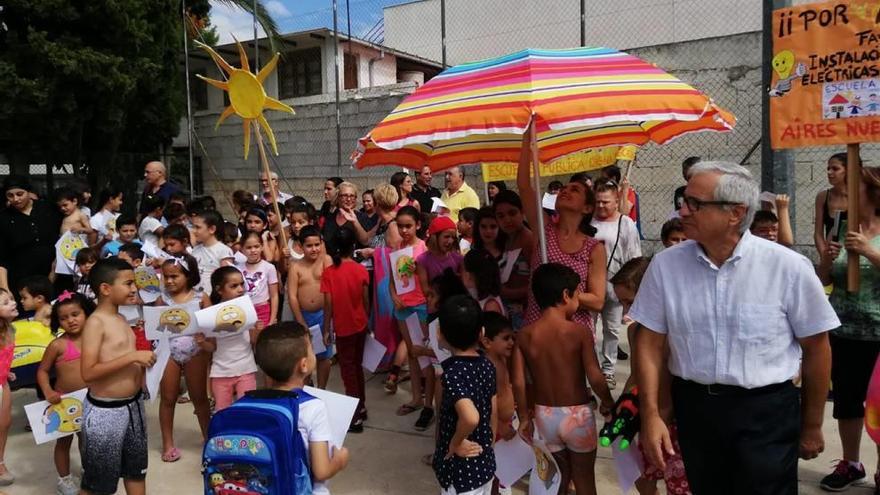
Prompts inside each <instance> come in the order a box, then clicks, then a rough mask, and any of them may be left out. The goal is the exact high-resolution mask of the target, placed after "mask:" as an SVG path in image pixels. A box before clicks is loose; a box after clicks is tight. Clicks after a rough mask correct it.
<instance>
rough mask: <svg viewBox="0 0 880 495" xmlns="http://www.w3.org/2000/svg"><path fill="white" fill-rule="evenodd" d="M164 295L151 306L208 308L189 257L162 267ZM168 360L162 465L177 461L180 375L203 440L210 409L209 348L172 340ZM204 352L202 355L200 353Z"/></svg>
mask: <svg viewBox="0 0 880 495" xmlns="http://www.w3.org/2000/svg"><path fill="white" fill-rule="evenodd" d="M162 280H163V281H164V285H165V291H164V293H163V294H162V296H161V297H159V299H157V300H156V302H155V303H154V306H178V307H182V308H185V310H186V314H188V315H194V314H195V312H196V311H198V310H199V309H202V308H206V307H208V306H210V305H211V302H210V301H209V300H208V296H207V295H205V294H204V293H200V292H198V291H196V290H195V289H194V287H196V286H197V285H198V284H199V280H200V275H199V265H198V263H197V262H196V259H195V258H193V257H192V256H190V255H188V254H185V253H184V254H183V255H181V256H180V257H176V258H169V259H167V260H165V262H164V263H162ZM184 329H185V328H184ZM168 344H169V346H170V347H171V359H169V360H168V364H166V365H165V373H163V374H162V381H161V382H160V384H159V426H160V428H161V430H162V461H163V462H174V461H177V460H178V459H180V450H178V448H177V447H175V446H174V408H175V406H176V405H177V398H178V397H179V396H180V375H181V374H183V377H184V378H185V379H186V389H187V391H188V392H189V398H190V400H191V401H192V404H193V409H195V415H196V418H198V421H199V426H200V427H201V431H202V437H206V436H207V433H208V422H209V421H210V420H211V409H210V406H209V405H208V364H209V363H210V362H211V356H210V353H209V348H208V345H207V344H205V343H204V342H202V343H201V344H199V343H198V342H197V341H196V338H195V337H194V336H192V335H177V336H173V335H172V336H171V337H170V338H169V340H168ZM203 351H205V352H203Z"/></svg>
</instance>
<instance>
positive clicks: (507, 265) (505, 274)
mask: <svg viewBox="0 0 880 495" xmlns="http://www.w3.org/2000/svg"><path fill="white" fill-rule="evenodd" d="M520 252H522V249H511V250H510V251H506V252H505V253H504V266H502V267H501V283H502V284H506V283H507V281H508V280H510V274H511V273H513V267H514V266H515V265H516V259H517V258H519V253H520Z"/></svg>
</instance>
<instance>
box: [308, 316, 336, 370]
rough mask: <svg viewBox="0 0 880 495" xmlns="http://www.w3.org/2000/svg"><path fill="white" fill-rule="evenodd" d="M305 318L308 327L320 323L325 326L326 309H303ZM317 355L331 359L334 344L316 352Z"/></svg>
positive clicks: (320, 357)
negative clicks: (320, 351)
mask: <svg viewBox="0 0 880 495" xmlns="http://www.w3.org/2000/svg"><path fill="white" fill-rule="evenodd" d="M302 314H303V319H304V320H306V327H307V329H308V328H312V327H313V326H315V325H320V326H322V327H323V325H324V310H323V309H319V310H317V311H305V310H303V312H302ZM315 357H317V358H318V359H330V358H332V357H333V344H330V345H329V346H327V350H326V351H324V352H322V353H320V354H315Z"/></svg>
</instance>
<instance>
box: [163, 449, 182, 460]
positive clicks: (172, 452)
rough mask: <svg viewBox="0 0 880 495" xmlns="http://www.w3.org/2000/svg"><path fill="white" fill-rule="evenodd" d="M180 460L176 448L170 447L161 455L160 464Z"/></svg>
mask: <svg viewBox="0 0 880 495" xmlns="http://www.w3.org/2000/svg"><path fill="white" fill-rule="evenodd" d="M179 460H180V450H178V449H177V447H171V448H170V449H168V450H166V451H165V453H164V454H162V462H177V461H179Z"/></svg>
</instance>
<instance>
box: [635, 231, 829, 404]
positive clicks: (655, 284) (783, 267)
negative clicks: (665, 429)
mask: <svg viewBox="0 0 880 495" xmlns="http://www.w3.org/2000/svg"><path fill="white" fill-rule="evenodd" d="M629 316H630V317H631V318H632V319H633V320H635V321H638V322H639V323H641V324H642V325H644V326H645V327H647V328H648V329H650V330H652V331H654V332H657V333H662V334H666V336H667V342H668V343H669V349H670V356H669V371H670V372H671V373H672V374H673V375H675V376H678V377H681V378H684V379H686V380H692V381H695V382H698V383H702V384H707V385H708V384H715V383H719V384H725V385H736V386H740V387H745V388H757V387H762V386H765V385H771V384H774V383H781V382H783V381H786V380H790V379H791V378H792V377H794V375H795V374H796V373H797V371H798V365H799V362H800V357H801V349H800V345H799V344H798V341H797V339H800V338H805V337H809V336H812V335H816V334H818V333H821V332H826V331H829V330H832V329H834V328H837V327H838V326H840V321H839V320H838V319H837V315H836V314H835V313H834V310H833V309H832V308H831V305H830V304H829V303H828V299H827V298H826V297H825V292H824V290H823V288H822V284H821V282H819V278H818V277H817V276H816V273H815V271H814V269H813V265H812V264H811V263H810V261H809V260H808V259H807V258H805V257H804V256H802V255H800V254H797V253H795V252H794V251H791V250H790V249H787V248H785V247H782V246H780V245H778V244H776V243H773V242H770V241H767V240H765V239H761V238H759V237H755V236H753V235H751V234H750V233H749V232H746V233H745V234H743V237H742V239H740V242H739V243H738V244H737V246H736V249H734V251H733V255H732V256H731V257H730V259H728V260H727V261H726V262H725V263H724V264H723V265H721V267H717V266H715V264H714V263H713V262H712V261H711V260H710V259H709V258H708V256H707V255H706V253H705V252H704V251H703V248H702V247H701V246H700V245H699V244H698V243H696V242H695V241H687V242H683V243H681V244H679V245H677V246H674V247H672V248H669V249H666V250H665V251H663V252H661V253H659V254H657V255H656V256H655V257H654V259H653V260H652V261H651V265H650V266H649V267H648V271H647V273H646V274H645V277H644V279H643V280H642V284H641V286H640V287H639V291H638V294H637V295H636V300H635V302H634V303H633V306H632V310H631V311H630V313H629Z"/></svg>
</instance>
